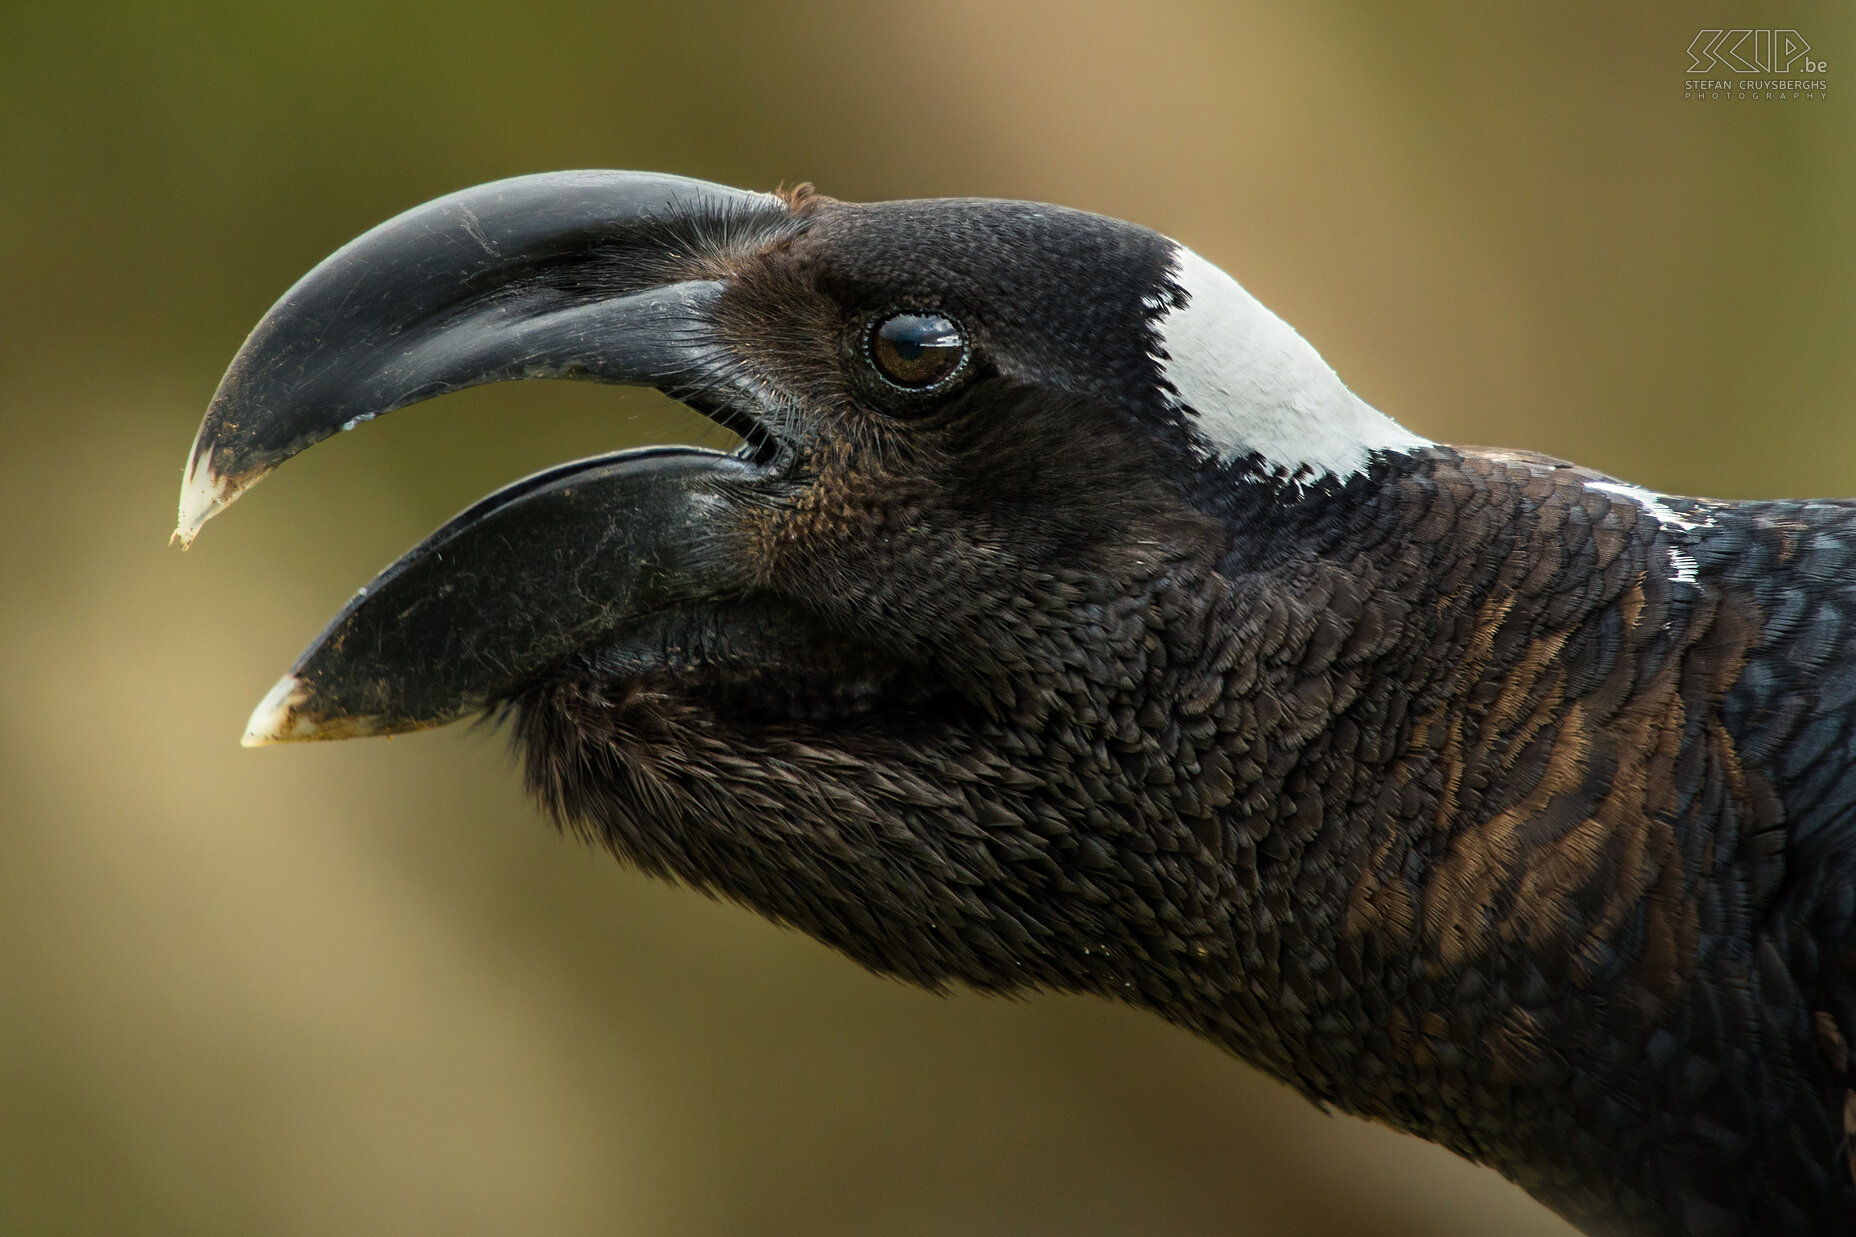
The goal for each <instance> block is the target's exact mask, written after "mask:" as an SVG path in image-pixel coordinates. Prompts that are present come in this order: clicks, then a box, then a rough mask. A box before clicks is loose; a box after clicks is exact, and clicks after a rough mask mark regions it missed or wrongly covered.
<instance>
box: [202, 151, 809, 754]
mask: <svg viewBox="0 0 1856 1237" xmlns="http://www.w3.org/2000/svg"><path fill="white" fill-rule="evenodd" d="M789 222H790V215H789V212H788V210H787V208H786V205H785V203H784V202H782V201H781V200H780V199H779V198H776V197H772V196H769V195H765V194H757V193H747V192H743V191H741V190H736V189H729V188H726V187H723V186H719V185H711V184H706V183H704V182H701V181H693V180H686V179H684V178H681V177H674V176H662V175H653V174H647V173H635V172H557V173H549V174H545V175H537V176H524V177H518V178H516V179H513V180H506V181H498V182H495V183H492V184H488V185H481V186H478V187H476V188H474V189H467V190H464V191H463V192H461V193H456V194H452V195H450V196H449V197H444V198H440V199H438V200H436V201H434V202H430V203H427V204H426V205H424V206H419V207H416V208H414V209H413V210H410V211H408V212H406V213H405V214H403V215H400V216H398V217H397V218H394V219H391V220H389V221H388V222H386V223H383V224H381V225H380V226H379V227H377V228H375V229H373V230H372V231H370V232H368V233H366V234H365V235H363V236H361V237H359V238H358V239H356V240H354V241H352V242H350V243H349V244H348V245H346V246H344V247H343V248H341V249H340V250H338V251H337V252H336V253H335V254H333V255H331V256H330V257H329V258H327V259H326V260H324V261H323V262H322V263H321V264H320V265H318V266H317V267H316V268H315V269H314V270H312V271H310V272H309V274H307V275H305V276H304V277H303V278H302V279H301V280H299V281H298V282H297V284H296V286H295V287H293V288H291V289H290V291H289V292H287V293H285V294H284V296H283V298H282V299H281V300H279V301H278V302H277V304H276V305H275V306H273V307H272V308H271V310H270V312H269V313H267V314H265V316H264V318H263V320H262V321H260V322H259V323H258V326H257V327H256V329H254V330H253V331H252V333H251V336H250V338H249V339H247V340H246V342H245V345H244V347H242V348H241V349H239V352H238V355H237V356H236V357H235V358H234V359H233V361H232V364H231V366H230V368H229V369H228V370H227V371H226V375H225V378H224V379H223V380H222V381H221V382H220V385H219V389H218V390H217V391H216V392H215V393H214V395H213V400H212V403H211V404H210V405H209V407H208V409H207V412H206V418H205V420H204V421H203V422H202V423H201V426H200V431H199V434H198V436H197V437H196V439H195V441H194V446H193V451H192V454H191V455H190V456H189V458H188V463H187V473H186V480H185V482H184V483H183V485H182V489H181V500H180V518H179V523H178V526H177V528H176V530H175V536H176V538H178V539H179V540H181V541H182V542H183V543H190V542H191V541H192V540H193V538H194V536H195V535H196V534H197V533H198V532H199V529H200V527H201V525H203V524H204V523H205V522H206V520H207V519H209V518H210V517H211V516H213V515H215V514H217V513H218V512H219V511H221V510H223V509H224V508H225V507H226V506H227V505H228V504H229V503H231V502H232V501H233V500H234V499H235V498H237V497H238V496H239V495H240V494H242V493H243V492H244V491H245V490H247V489H249V488H250V487H251V486H252V485H254V484H256V483H257V482H258V481H259V480H261V479H262V478H263V477H264V476H265V474H266V473H268V472H270V471H271V470H272V469H273V468H275V467H277V466H278V465H279V464H281V463H283V462H284V461H285V460H287V459H289V458H290V457H291V456H293V455H295V454H297V453H298V452H299V451H302V450H304V449H306V448H308V447H310V446H313V445H314V444H315V443H317V442H320V441H321V440H322V439H324V438H327V437H329V436H330V435H332V434H335V433H338V432H340V431H342V430H345V429H352V428H353V427H355V426H356V425H358V424H360V423H362V422H364V421H367V420H370V419H372V418H373V417H376V416H379V415H380V414H382V413H386V412H391V411H393V410H394V409H397V408H403V407H405V406H407V405H409V404H414V403H418V402H419V401H421V400H426V399H430V398H432V397H433V396H436V395H442V394H445V393H447V392H450V391H457V390H462V389H464V388H466V387H472V386H478V385H481V384H483V383H489V382H500V381H506V380H511V379H517V378H582V379H589V380H592V381H597V382H610V383H620V384H626V385H635V386H651V387H656V388H658V389H659V390H662V391H665V392H666V393H668V394H670V395H671V396H673V397H675V398H678V399H681V400H683V401H685V402H686V403H689V404H691V405H692V406H693V407H695V408H697V409H698V410H700V411H703V412H705V413H706V414H708V415H710V416H712V417H714V418H715V419H716V420H718V421H720V422H721V423H722V424H724V425H727V426H729V428H732V429H736V430H737V431H738V432H742V433H743V435H744V437H745V438H746V439H747V443H746V445H745V446H744V449H743V450H742V451H741V452H737V453H735V454H734V455H722V454H718V453H716V452H709V451H697V450H694V449H690V448H675V449H669V450H665V449H646V450H643V451H636V452H624V453H620V454H617V455H611V456H602V457H599V458H597V459H592V460H583V461H580V462H578V463H575V464H568V465H563V466H561V467H559V468H555V469H550V470H548V471H547V472H544V473H541V474H538V475H537V476H535V477H531V478H528V479H527V480H525V481H520V482H517V483H516V484H514V485H511V486H509V487H507V488H505V489H504V490H502V491H499V492H498V493H497V494H494V495H492V496H491V497H490V498H487V499H485V500H484V501H483V502H480V503H478V504H477V505H475V506H474V507H472V508H470V509H469V510H467V511H465V512H464V513H463V514H461V515H459V516H458V517H457V518H455V519H453V520H452V521H451V522H450V523H448V524H446V525H445V526H444V527H443V528H442V529H440V530H439V531H438V532H436V533H434V534H433V535H432V536H431V537H429V538H427V539H426V540H425V541H424V542H422V543H421V544H420V545H419V546H417V547H416V548H414V549H413V550H411V551H410V552H408V553H407V554H406V555H405V556H404V557H402V558H401V559H400V560H399V561H398V562H396V563H394V564H393V565H392V566H391V567H389V568H388V569H387V570H386V571H384V572H382V573H381V575H380V576H379V577H378V578H377V579H376V580H375V581H374V582H373V583H372V584H370V585H369V586H368V587H367V588H366V589H363V590H362V591H361V592H360V593H359V594H357V595H356V597H355V599H354V600H353V601H352V602H350V603H349V605H348V606H347V608H345V609H344V610H343V611H342V613H341V614H340V615H338V616H337V617H336V619H335V620H334V622H332V623H331V624H330V626H329V627H328V629H327V630H326V631H324V632H323V634H322V635H321V636H320V637H319V638H318V639H317V640H316V642H315V643H314V644H312V645H311V646H310V647H309V649H308V650H307V651H305V652H304V654H303V656H302V657H301V658H300V659H299V660H298V662H297V664H296V666H295V667H294V668H293V670H292V671H291V673H290V674H289V675H286V676H285V677H284V679H283V680H282V681H280V682H279V683H278V685H277V686H276V688H274V689H273V690H272V692H271V694H270V695H269V696H267V697H266V698H265V700H264V702H263V703H262V704H260V705H259V707H258V710H257V712H256V713H254V714H253V716H252V722H251V726H250V728H249V730H248V731H247V733H246V736H245V742H246V743H247V744H248V745H255V744H263V743H273V742H282V741H288V740H297V739H319V738H348V737H351V736H356V735H363V734H381V733H392V732H395V731H403V730H412V729H417V728H420V727H424V726H431V725H438V724H441V723H443V722H447V721H450V720H453V719H454V718H457V717H460V716H463V715H465V714H468V713H471V712H474V711H478V710H481V709H483V708H485V707H487V706H489V705H491V704H494V703H495V702H496V701H497V700H498V699H500V698H503V697H505V696H507V695H508V694H509V693H511V692H512V691H513V690H515V689H516V688H518V687H520V686H521V685H522V684H523V683H524V682H526V681H528V680H529V679H531V678H532V677H533V676H534V675H535V674H537V673H538V672H540V671H542V670H544V669H546V668H547V667H548V666H550V665H553V664H555V663H558V662H559V661H560V660H562V659H563V658H564V657H566V656H568V655H569V654H571V653H573V652H574V651H576V650H583V649H586V648H588V647H592V646H596V645H597V644H598V643H599V642H600V641H601V640H602V638H608V637H612V636H616V635H618V634H620V633H622V632H623V631H624V629H625V628H626V626H627V625H628V624H631V623H634V622H635V621H636V620H637V619H639V618H641V617H643V616H645V615H649V614H651V613H654V612H656V611H659V610H661V609H663V608H664V607H666V606H670V605H675V604H678V603H680V602H694V601H702V600H710V599H714V598H717V597H722V596H726V595H728V594H729V593H730V592H731V591H738V590H739V589H740V587H741V584H740V579H741V577H742V575H743V573H742V572H741V571H740V570H738V569H737V568H735V567H733V566H731V563H732V562H733V561H734V560H733V559H732V557H731V553H730V552H729V551H728V549H727V547H726V544H725V541H726V538H725V530H726V526H727V523H728V521H727V513H728V511H729V510H730V509H731V508H732V507H733V505H734V504H735V503H736V502H737V501H738V498H739V495H740V493H741V492H742V487H743V486H744V485H747V484H750V483H751V482H752V481H753V480H755V479H756V478H758V477H760V476H764V475H765V473H766V471H767V469H768V463H767V461H768V459H769V458H770V456H771V455H772V454H773V452H772V450H771V448H772V446H773V440H772V435H771V431H770V430H769V429H768V428H767V419H766V418H764V417H761V416H758V415H757V412H758V411H759V410H758V409H757V407H756V405H755V397H754V394H753V393H752V392H751V391H747V390H744V389H738V387H737V382H738V379H737V378H736V377H735V375H736V373H737V370H738V367H736V366H733V365H731V364H730V363H729V358H728V355H727V350H726V347H725V345H724V344H723V343H721V342H720V341H719V340H718V339H717V337H716V334H715V332H714V330H713V326H712V321H711V311H712V309H713V307H714V305H715V303H716V302H717V300H718V299H719V298H720V297H721V296H722V295H723V294H724V292H725V291H726V287H727V284H726V273H725V271H726V263H725V261H723V259H724V258H725V257H726V255H725V254H723V253H718V252H715V251H714V250H713V248H712V247H713V246H714V245H718V244H723V243H727V244H737V245H738V244H744V243H745V244H754V243H757V241H756V238H759V241H758V243H764V242H765V241H766V240H767V239H769V238H771V237H774V236H777V235H778V234H779V233H780V231H781V230H782V229H783V228H785V227H787V226H788V224H789ZM704 238H727V239H726V240H725V241H724V240H719V239H718V240H708V241H705V240H704Z"/></svg>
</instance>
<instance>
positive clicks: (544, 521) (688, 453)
mask: <svg viewBox="0 0 1856 1237" xmlns="http://www.w3.org/2000/svg"><path fill="white" fill-rule="evenodd" d="M756 471H758V470H757V469H756V468H755V466H754V465H753V464H751V463H749V462H748V461H746V460H742V459H738V458H736V457H734V456H727V455H719V454H717V453H715V452H713V451H699V450H696V449H694V448H690V447H655V448H652V447H647V448H644V449H642V450H637V451H623V452H619V453H617V454H615V455H602V456H598V457H596V458H593V459H588V460H580V461H577V462H575V463H572V464H563V465H560V466H559V467H556V468H551V469H548V470H547V471H545V472H541V473H537V474H535V475H534V476H532V477H528V478H526V479H524V480H521V481H518V482H516V483H514V484H513V485H510V486H507V487H505V488H503V489H502V490H499V491H497V492H496V493H495V494H492V495H491V496H490V497H488V498H486V499H484V500H483V501H482V502H480V503H478V504H477V505H476V506H474V507H472V508H470V509H469V510H468V511H465V512H464V513H463V514H462V515H459V516H457V517H456V518H455V519H453V520H451V521H450V522H449V523H447V524H446V525H445V526H444V527H443V528H440V529H439V530H438V531H437V532H435V533H433V534H432V535H431V536H430V537H427V538H426V539H425V540H424V541H423V542H421V543H420V544H419V545H418V546H417V547H415V548H414V549H412V550H410V551H408V552H407V553H406V554H405V555H404V556H403V557H401V558H400V559H399V561H397V562H395V563H394V564H393V565H392V566H391V567H388V568H387V569H386V570H385V571H383V572H381V573H380V575H379V576H377V577H375V579H374V582H373V583H372V584H369V585H368V586H367V587H366V588H364V589H362V590H361V591H360V592H358V593H356V594H355V596H354V599H353V600H352V601H350V602H349V603H348V604H347V606H345V607H344V608H343V609H342V612H341V613H340V614H338V615H336V616H335V618H334V619H333V621H331V622H330V623H329V625H328V627H327V629H325V630H324V631H323V633H322V634H321V635H320V636H318V637H317V638H316V641H315V643H313V644H311V645H310V646H309V648H308V649H307V650H305V651H304V653H303V656H302V657H300V658H299V659H298V660H297V663H296V665H295V666H293V667H291V670H290V673H289V674H287V675H285V676H284V677H283V678H282V679H280V680H278V682H277V685H276V686H275V687H273V688H272V689H271V691H270V694H269V695H267V696H266V697H265V698H264V700H263V701H262V702H261V703H260V704H259V705H258V707H257V709H256V710H255V711H254V712H253V713H252V715H251V723H250V725H248V726H247V727H246V729H245V739H244V743H245V746H246V747H260V746H263V745H265V744H269V743H285V742H292V741H295V740H302V739H350V738H357V737H360V736H362V735H373V734H394V733H397V732H400V731H406V730H418V729H422V728H424V727H427V726H438V725H442V724H444V723H445V722H449V721H452V720H454V719H456V718H459V717H463V716H465V715H466V714H470V713H474V712H477V711H479V710H481V709H483V708H485V707H486V706H488V705H491V704H494V703H495V702H496V701H498V700H499V699H502V698H503V697H505V696H507V695H508V694H509V693H510V692H511V691H512V690H514V689H515V688H517V687H519V686H520V685H521V684H522V683H523V682H524V681H525V680H526V679H527V677H528V676H529V675H531V674H533V673H535V672H536V671H538V670H541V669H543V668H545V667H547V666H549V665H551V664H553V663H555V662H557V661H559V660H560V659H561V657H562V656H563V655H564V654H566V653H569V652H572V651H574V650H579V649H589V648H597V647H598V646H599V645H600V644H602V643H604V642H606V641H608V640H610V639H612V638H614V637H615V636H617V635H619V634H620V633H622V632H623V631H624V630H625V629H626V628H627V626H629V625H631V624H633V623H635V622H636V621H637V620H639V619H640V618H643V617H645V616H648V615H650V614H653V613H657V612H659V611H662V610H664V609H666V608H668V607H670V606H674V605H677V604H679V603H681V602H697V601H708V600H713V599H715V598H718V597H723V596H727V595H729V594H731V593H736V592H739V591H740V590H741V589H742V587H743V586H744V582H745V572H744V570H743V565H742V563H741V560H740V559H739V558H738V557H737V556H735V555H734V554H733V553H731V551H730V548H729V546H728V543H727V539H726V536H725V534H723V535H719V534H718V533H717V530H716V528H715V527H714V525H715V517H716V516H717V515H718V513H719V512H720V511H722V510H724V509H725V508H726V506H727V504H728V503H729V501H730V499H729V495H728V493H727V490H728V487H729V485H730V483H731V482H734V481H737V480H744V479H747V478H750V477H751V476H752V475H754V473H755V472H756Z"/></svg>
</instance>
